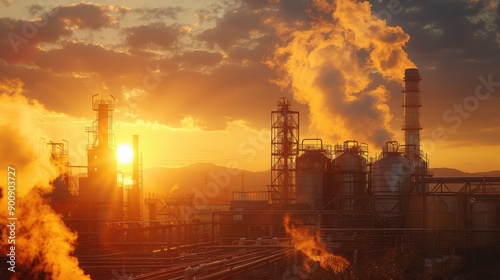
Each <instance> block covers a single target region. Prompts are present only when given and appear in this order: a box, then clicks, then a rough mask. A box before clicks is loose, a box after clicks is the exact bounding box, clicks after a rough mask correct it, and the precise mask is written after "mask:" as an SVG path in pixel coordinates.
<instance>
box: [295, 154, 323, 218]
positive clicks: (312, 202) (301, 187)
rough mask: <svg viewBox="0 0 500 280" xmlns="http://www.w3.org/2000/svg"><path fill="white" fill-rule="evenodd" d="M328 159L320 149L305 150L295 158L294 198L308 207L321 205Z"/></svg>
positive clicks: (315, 207) (313, 207)
mask: <svg viewBox="0 0 500 280" xmlns="http://www.w3.org/2000/svg"><path fill="white" fill-rule="evenodd" d="M329 162H330V159H329V158H328V157H327V156H325V154H324V153H323V152H322V150H306V151H305V152H304V153H303V154H302V155H300V156H299V157H298V158H297V174H296V185H295V199H296V203H297V204H300V203H302V204H307V205H309V208H310V209H320V208H321V207H322V206H323V190H324V186H325V178H326V172H327V169H328V165H329Z"/></svg>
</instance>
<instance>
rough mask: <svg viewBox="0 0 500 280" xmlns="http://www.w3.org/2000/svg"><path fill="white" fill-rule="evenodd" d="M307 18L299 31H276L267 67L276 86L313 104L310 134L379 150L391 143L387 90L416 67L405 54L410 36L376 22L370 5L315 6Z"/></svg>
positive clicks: (347, 1) (345, 1)
mask: <svg viewBox="0 0 500 280" xmlns="http://www.w3.org/2000/svg"><path fill="white" fill-rule="evenodd" d="M309 17H310V22H309V23H307V24H304V25H302V27H301V28H299V29H293V28H291V27H289V26H288V25H279V27H278V28H277V30H278V32H279V34H280V37H281V39H282V44H281V45H280V46H278V47H277V48H276V50H275V53H274V58H273V59H272V61H270V62H269V64H270V66H271V67H274V68H275V69H277V70H278V71H279V72H280V73H281V77H282V79H281V80H280V81H278V84H279V85H280V86H281V87H282V88H284V89H290V90H291V91H292V92H293V95H294V98H295V100H297V101H298V102H300V103H305V104H307V105H308V106H309V111H310V113H309V114H310V115H309V120H310V123H309V133H310V134H311V135H315V136H319V137H321V138H323V139H324V140H328V141H329V142H333V141H339V140H342V139H344V140H345V139H356V140H358V141H362V142H366V143H369V144H374V145H376V146H381V145H382V144H383V143H384V142H385V141H388V140H390V139H391V137H392V133H391V128H390V125H389V122H390V120H391V118H392V116H391V113H390V110H389V107H388V105H387V101H388V99H389V92H388V90H387V89H386V87H385V86H384V84H385V83H388V82H393V81H395V82H401V81H402V76H403V75H404V69H406V68H411V67H415V65H414V63H413V62H411V60H410V59H409V58H408V55H407V54H406V52H405V50H404V47H405V45H406V43H407V42H408V40H409V39H410V37H409V35H408V34H406V33H405V32H404V31H403V29H402V28H401V27H391V26H387V24H386V21H385V20H380V19H378V18H377V17H375V16H373V15H372V13H371V5H370V4H369V3H368V2H359V1H355V0H338V1H327V0H314V1H312V3H311V8H310V10H309ZM294 26H296V25H294Z"/></svg>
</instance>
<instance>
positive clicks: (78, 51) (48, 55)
mask: <svg viewBox="0 0 500 280" xmlns="http://www.w3.org/2000/svg"><path fill="white" fill-rule="evenodd" d="M33 62H34V63H35V64H36V65H37V66H39V67H40V68H41V69H49V70H52V71H55V72H73V73H82V72H83V73H96V74H99V75H101V76H114V75H123V74H127V73H131V72H136V71H137V70H138V69H144V67H145V63H144V61H142V60H141V58H140V57H133V56H132V55H130V54H129V53H126V52H118V51H114V50H112V49H108V48H105V47H103V46H100V45H95V44H85V43H80V42H78V43H77V42H68V43H64V44H63V45H62V47H61V48H57V49H52V50H49V51H46V52H44V51H40V53H39V54H38V55H37V57H36V58H34V59H33Z"/></svg>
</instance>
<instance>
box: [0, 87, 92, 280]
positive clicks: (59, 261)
mask: <svg viewBox="0 0 500 280" xmlns="http://www.w3.org/2000/svg"><path fill="white" fill-rule="evenodd" d="M21 93H22V83H21V82H19V81H17V80H3V81H0V112H1V113H0V138H1V139H2V141H0V153H1V157H2V163H4V164H6V165H7V164H11V165H12V166H14V167H15V168H16V182H17V190H16V192H17V196H16V215H15V216H16V217H17V222H16V239H15V240H16V242H15V244H14V245H15V248H16V250H15V254H16V272H15V273H13V274H12V278H13V279H90V278H89V277H88V276H86V275H85V274H84V273H83V271H82V270H81V269H80V268H79V267H78V260H77V259H76V258H75V257H73V256H71V254H72V253H73V251H74V245H73V244H74V243H75V241H76V239H77V235H76V234H75V233H73V232H71V231H70V230H69V229H68V228H66V226H65V224H64V223H63V221H62V220H61V218H60V217H59V216H58V215H57V214H56V213H55V212H54V211H53V210H52V208H51V207H50V206H49V205H48V204H47V203H46V202H45V201H44V198H43V196H44V195H46V194H48V193H50V192H51V191H52V187H51V186H50V181H52V180H53V179H55V178H56V177H57V176H58V175H59V174H60V172H61V171H62V170H61V169H60V167H58V166H56V165H55V164H53V163H51V162H50V155H49V154H48V151H47V152H44V150H43V149H41V150H39V142H38V141H39V139H40V137H43V136H44V133H43V131H41V130H40V129H39V124H40V120H41V119H43V116H44V114H49V113H50V112H49V111H47V110H46V109H45V108H44V107H43V106H42V105H40V104H39V103H38V102H36V101H35V100H30V99H27V98H26V97H24V96H23V95H22V94H21ZM6 173H7V166H2V167H1V171H0V177H1V179H0V180H1V181H0V182H1V183H0V185H1V186H2V187H1V189H2V193H3V195H4V197H2V198H1V199H0V219H1V220H2V221H6V219H7V217H8V213H7V197H6V196H5V194H6V191H5V190H6V188H5V183H4V182H7V174H6ZM33 187H35V188H33ZM20 196H22V197H20ZM0 230H1V231H2V241H1V244H2V252H1V253H2V254H4V255H5V254H6V252H3V251H4V250H5V248H8V247H6V246H7V240H8V238H7V234H8V230H7V227H6V225H5V223H3V222H2V223H1V226H0ZM8 246H9V247H10V246H11V244H9V245H8ZM4 265H5V264H4ZM4 276H5V275H4Z"/></svg>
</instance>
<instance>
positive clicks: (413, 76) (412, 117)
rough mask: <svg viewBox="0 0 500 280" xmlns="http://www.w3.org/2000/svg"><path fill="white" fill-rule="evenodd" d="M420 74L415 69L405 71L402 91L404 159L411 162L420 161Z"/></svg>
mask: <svg viewBox="0 0 500 280" xmlns="http://www.w3.org/2000/svg"><path fill="white" fill-rule="evenodd" d="M420 80H422V79H421V78H420V72H419V71H418V69H416V68H410V69H406V70H405V78H404V81H405V87H404V90H403V93H404V101H403V110H404V124H403V130H404V131H405V157H406V158H408V159H409V160H411V161H413V162H417V161H419V160H420V130H421V129H422V127H421V126H420V106H422V104H421V103H420V89H419V85H418V84H419V82H420Z"/></svg>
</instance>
